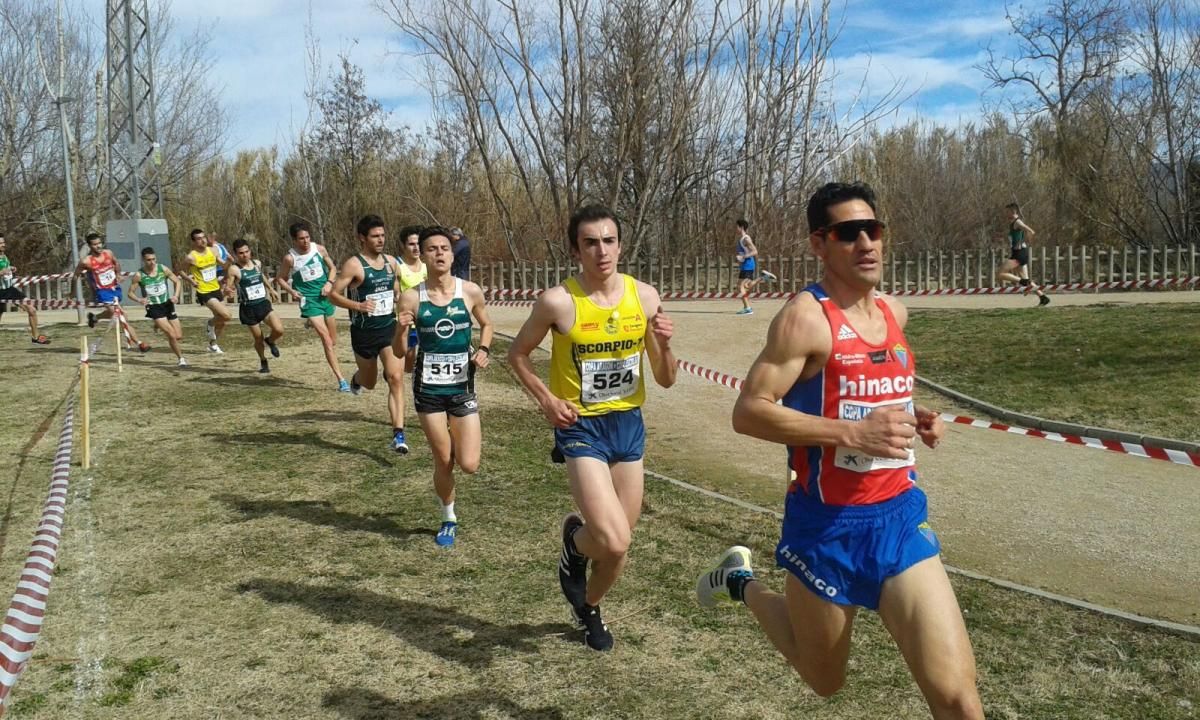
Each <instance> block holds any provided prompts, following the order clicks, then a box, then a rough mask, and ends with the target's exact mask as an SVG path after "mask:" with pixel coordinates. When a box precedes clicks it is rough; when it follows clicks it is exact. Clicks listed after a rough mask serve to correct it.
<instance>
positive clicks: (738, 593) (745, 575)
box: [725, 570, 754, 603]
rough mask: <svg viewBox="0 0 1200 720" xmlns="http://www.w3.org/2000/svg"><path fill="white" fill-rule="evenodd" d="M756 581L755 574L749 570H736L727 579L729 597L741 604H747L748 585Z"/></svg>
mask: <svg viewBox="0 0 1200 720" xmlns="http://www.w3.org/2000/svg"><path fill="white" fill-rule="evenodd" d="M753 579H754V573H752V572H750V571H748V570H734V571H733V572H731V573H729V576H728V577H727V578H725V586H726V587H727V588H729V597H731V598H732V599H734V600H736V601H737V602H740V603H745V602H746V596H745V590H746V583H748V582H750V581H751V580H753Z"/></svg>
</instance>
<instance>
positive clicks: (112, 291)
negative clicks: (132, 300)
mask: <svg viewBox="0 0 1200 720" xmlns="http://www.w3.org/2000/svg"><path fill="white" fill-rule="evenodd" d="M121 300H122V296H121V288H120V286H118V287H114V288H96V302H98V303H100V304H101V305H112V304H113V303H119V302H121Z"/></svg>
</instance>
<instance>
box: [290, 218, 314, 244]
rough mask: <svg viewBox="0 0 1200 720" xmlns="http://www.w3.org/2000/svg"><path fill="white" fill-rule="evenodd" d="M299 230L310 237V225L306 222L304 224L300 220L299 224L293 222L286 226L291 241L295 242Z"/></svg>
mask: <svg viewBox="0 0 1200 720" xmlns="http://www.w3.org/2000/svg"><path fill="white" fill-rule="evenodd" d="M301 230H303V231H304V232H306V233H308V234H309V235H312V225H309V224H308V222H306V221H304V220H301V221H299V222H294V223H292V224H291V225H289V226H288V235H290V236H291V237H292V239H293V240H295V239H296V236H297V235H299V234H300V231H301Z"/></svg>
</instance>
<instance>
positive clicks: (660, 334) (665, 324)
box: [650, 308, 675, 348]
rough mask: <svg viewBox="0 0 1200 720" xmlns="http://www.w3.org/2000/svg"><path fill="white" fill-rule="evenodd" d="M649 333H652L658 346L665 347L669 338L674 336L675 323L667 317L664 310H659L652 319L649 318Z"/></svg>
mask: <svg viewBox="0 0 1200 720" xmlns="http://www.w3.org/2000/svg"><path fill="white" fill-rule="evenodd" d="M650 332H652V333H654V337H655V338H656V339H657V340H658V344H659V345H661V346H662V347H664V348H665V347H667V345H668V344H669V342H670V340H671V336H672V335H674V334H675V322H674V321H673V320H671V316H670V315H667V311H666V310H663V309H662V308H659V310H658V312H657V313H655V314H654V317H652V318H650Z"/></svg>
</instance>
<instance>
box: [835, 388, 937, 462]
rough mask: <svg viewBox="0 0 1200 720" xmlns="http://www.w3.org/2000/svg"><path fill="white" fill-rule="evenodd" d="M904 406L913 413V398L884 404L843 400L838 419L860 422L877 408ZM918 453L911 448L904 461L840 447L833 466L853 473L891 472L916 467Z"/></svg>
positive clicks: (840, 404)
mask: <svg viewBox="0 0 1200 720" xmlns="http://www.w3.org/2000/svg"><path fill="white" fill-rule="evenodd" d="M901 404H903V405H904V409H905V410H906V411H907V412H909V413H913V411H914V407H913V401H912V398H902V399H899V400H887V401H884V402H877V403H869V402H859V401H855V400H842V401H840V402H839V403H838V417H839V418H841V419H842V420H850V421H852V422H858V421H860V420H865V419H866V417H867V416H868V415H870V414H871V413H872V412H873V411H874V410H875V408H877V407H884V406H887V405H901ZM916 462H917V460H916V453H914V452H913V450H912V449H911V448H909V450H908V457H906V458H903V459H893V458H881V457H875V456H874V455H868V454H866V453H864V452H863V451H862V450H859V449H857V448H847V447H838V448H836V450H835V451H834V456H833V464H834V466H836V467H839V468H842V469H843V470H851V471H853V472H860V473H865V472H870V471H872V470H890V469H894V468H902V467H911V466H912V465H915V464H916Z"/></svg>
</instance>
